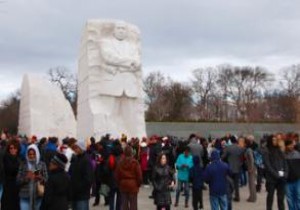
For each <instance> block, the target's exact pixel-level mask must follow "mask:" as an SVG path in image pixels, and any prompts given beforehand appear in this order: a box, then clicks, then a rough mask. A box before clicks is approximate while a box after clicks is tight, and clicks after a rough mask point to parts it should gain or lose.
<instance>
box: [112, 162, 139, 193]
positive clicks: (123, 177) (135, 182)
mask: <svg viewBox="0 0 300 210" xmlns="http://www.w3.org/2000/svg"><path fill="white" fill-rule="evenodd" d="M115 175H116V180H117V184H118V187H119V190H120V192H122V193H138V192H139V188H140V186H141V183H142V171H141V167H140V164H139V162H138V161H137V160H135V159H134V158H132V157H125V158H124V159H122V160H121V161H120V163H119V165H118V167H117V169H116V174H115Z"/></svg>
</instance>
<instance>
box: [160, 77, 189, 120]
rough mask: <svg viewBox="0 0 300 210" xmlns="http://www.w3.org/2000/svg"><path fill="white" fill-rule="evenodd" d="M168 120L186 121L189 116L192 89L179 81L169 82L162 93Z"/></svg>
mask: <svg viewBox="0 0 300 210" xmlns="http://www.w3.org/2000/svg"><path fill="white" fill-rule="evenodd" d="M163 97H164V101H165V104H164V106H165V107H167V110H166V118H165V119H164V120H168V121H187V120H190V118H191V113H190V111H191V110H192V109H191V108H192V105H193V104H192V89H191V87H189V86H188V85H184V84H182V83H180V82H171V83H170V84H169V85H168V87H167V89H166V90H165V91H164V94H163Z"/></svg>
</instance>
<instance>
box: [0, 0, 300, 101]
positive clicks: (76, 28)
mask: <svg viewBox="0 0 300 210" xmlns="http://www.w3.org/2000/svg"><path fill="white" fill-rule="evenodd" d="M299 8H300V1H298V0H288V1H282V0H251V1H249V0H226V1H222V0H209V1H208V0H185V1H183V0H163V1H161V0H152V1H142V0H1V1H0V100H1V99H3V98H4V97H5V96H7V95H8V94H10V93H11V92H12V91H14V90H15V89H16V88H18V87H20V85H21V79H22V76H23V74H24V73H26V72H30V73H33V72H34V73H41V74H43V75H45V74H46V72H47V71H48V69H49V68H51V67H55V66H66V67H67V68H69V69H70V70H72V71H77V55H78V53H79V52H78V51H79V42H80V36H81V32H82V29H83V27H84V24H85V22H86V20H87V19H90V18H93V19H94V18H105V19H122V20H125V21H128V22H131V23H133V24H135V25H137V26H138V27H139V28H140V30H141V32H142V47H143V48H142V52H143V67H144V72H145V73H148V72H150V71H155V70H160V71H161V72H163V73H165V74H166V75H169V76H170V77H172V78H174V79H175V80H188V79H189V78H190V77H191V76H190V75H191V70H193V69H195V68H198V67H205V66H215V65H218V64H222V63H230V64H233V65H262V66H264V67H266V68H268V69H269V70H270V71H271V72H275V73H278V72H279V69H280V68H281V67H283V66H287V65H291V64H296V63H300V12H299Z"/></svg>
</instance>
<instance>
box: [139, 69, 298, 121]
mask: <svg viewBox="0 0 300 210" xmlns="http://www.w3.org/2000/svg"><path fill="white" fill-rule="evenodd" d="M192 75H193V76H192V79H191V80H190V81H188V82H177V81H173V80H172V79H170V78H168V77H165V76H164V75H163V74H162V73H161V72H152V73H150V74H149V75H147V76H146V78H145V80H144V84H145V85H144V87H145V92H146V95H147V97H146V104H147V112H146V118H147V120H149V121H217V122H297V121H298V109H299V108H298V107H299V97H300V65H292V66H290V67H287V68H285V69H282V71H281V74H280V75H274V74H272V73H271V72H269V71H268V70H266V69H264V68H262V67H249V66H245V67H240V66H232V65H220V66H217V67H208V68H199V69H195V70H194V71H193V73H192Z"/></svg>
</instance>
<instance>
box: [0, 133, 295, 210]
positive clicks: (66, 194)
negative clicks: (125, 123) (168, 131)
mask: <svg viewBox="0 0 300 210" xmlns="http://www.w3.org/2000/svg"><path fill="white" fill-rule="evenodd" d="M0 147H1V148H0V198H1V209H2V210H67V209H73V210H87V209H89V204H90V203H91V202H90V199H93V202H92V203H93V204H92V205H93V206H98V205H99V204H100V197H102V198H103V199H104V202H105V205H106V206H108V208H109V209H110V210H135V209H138V193H139V189H140V187H141V186H144V187H145V188H149V187H150V184H151V185H152V186H153V188H152V193H151V194H150V195H149V198H150V199H153V202H154V205H155V208H156V209H158V210H163V209H164V210H169V209H171V207H172V205H173V206H174V207H178V206H183V207H184V208H189V203H190V202H189V200H190V192H192V196H191V197H192V199H191V200H192V202H191V203H192V208H193V209H194V210H199V209H201V210H202V209H204V208H206V209H208V208H210V209H212V210H219V209H220V210H231V209H233V205H232V202H233V201H234V202H240V201H241V200H242V199H244V198H241V197H240V192H239V189H240V188H241V187H243V186H246V185H247V186H248V188H249V197H248V198H247V199H246V198H245V201H247V202H256V199H257V193H259V192H261V190H262V189H263V187H262V186H263V183H265V189H266V191H267V197H266V209H267V210H271V209H272V206H273V199H274V194H275V192H276V193H277V196H276V197H277V206H278V209H279V210H284V209H285V205H284V201H285V198H286V200H287V204H288V208H289V210H300V167H299V163H300V142H299V136H298V134H295V133H289V134H283V133H278V134H273V135H265V136H263V137H262V139H260V140H259V141H258V140H255V138H254V136H252V135H247V136H239V137H237V136H234V135H231V134H227V135H226V136H224V137H222V138H216V139H212V138H208V139H205V138H203V137H199V136H197V135H195V134H191V135H190V136H189V138H188V139H186V140H184V139H178V138H175V137H171V136H165V137H159V136H155V135H154V136H151V137H150V138H143V139H138V138H131V139H128V138H127V137H126V136H125V135H122V136H121V137H120V138H115V137H112V136H110V135H109V134H107V135H105V136H103V137H102V138H101V139H99V140H96V139H95V138H93V137H91V138H90V139H89V140H88V141H86V142H82V141H77V140H76V139H75V138H65V139H62V140H61V141H60V140H59V139H58V138H56V137H49V138H41V139H38V138H37V137H36V136H32V137H30V138H28V137H21V136H13V135H9V134H7V133H3V134H2V135H1V140H0ZM207 188H208V190H209V201H210V207H206V206H205V207H204V203H203V190H207ZM172 192H175V198H174V199H172ZM180 196H184V202H183V204H182V205H181V204H180ZM172 201H173V203H172Z"/></svg>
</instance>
